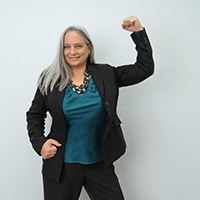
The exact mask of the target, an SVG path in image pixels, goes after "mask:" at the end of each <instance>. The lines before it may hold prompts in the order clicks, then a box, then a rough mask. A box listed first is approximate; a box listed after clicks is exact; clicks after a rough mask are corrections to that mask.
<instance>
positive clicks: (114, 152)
mask: <svg viewBox="0 0 200 200" xmlns="http://www.w3.org/2000/svg"><path fill="white" fill-rule="evenodd" d="M131 37H132V39H133V41H134V42H135V44H136V50H137V51H138V55H137V61H136V63H135V64H132V65H124V66H120V67H116V68H115V67H111V66H109V65H107V64H89V65H88V70H89V71H90V73H91V77H92V79H93V81H94V83H95V85H96V87H97V89H98V91H99V94H100V96H101V99H102V102H103V103H104V106H105V109H106V112H107V118H106V125H105V131H104V138H103V151H104V164H105V167H107V166H109V165H110V164H111V163H113V162H114V161H115V160H117V159H118V158H119V157H120V156H122V155H123V154H124V152H125V149H126V144H125V141H124V137H123V133H122V130H121V127H120V123H121V121H120V119H119V118H118V116H117V113H116V106H117V99H118V92H119V87H123V86H128V85H133V84H136V83H139V82H141V81H143V80H144V79H146V78H147V77H149V76H151V75H152V74H153V72H154V62H153V58H152V49H151V46H150V42H149V39H148V37H147V34H146V31H145V30H143V31H140V32H137V33H132V34H131ZM64 94H65V90H63V91H62V92H59V91H58V88H57V87H55V88H54V89H53V91H52V92H50V93H49V94H48V95H44V96H43V95H42V94H41V93H40V91H39V89H37V91H36V94H35V97H34V99H33V101H32V105H31V107H30V109H29V111H28V112H27V123H28V124H27V129H28V134H29V138H30V141H31V143H32V146H33V148H34V149H35V151H36V152H37V153H38V154H39V155H41V154H40V151H41V148H42V145H43V144H44V142H45V141H46V140H47V139H49V138H53V139H55V140H57V141H58V142H60V143H61V144H62V146H61V147H59V148H58V151H57V154H56V155H55V156H54V157H53V158H50V159H46V160H44V159H43V170H42V172H43V175H44V176H46V177H48V178H50V179H52V180H55V181H59V179H60V174H61V170H62V166H63V160H64V150H65V144H66V134H67V124H66V121H65V118H64V114H63V109H62V101H63V97H64ZM47 111H48V112H49V113H50V115H51V116H52V125H51V131H50V133H49V134H48V135H47V136H45V135H44V124H45V118H46V113H47Z"/></svg>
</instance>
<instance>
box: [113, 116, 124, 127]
mask: <svg viewBox="0 0 200 200" xmlns="http://www.w3.org/2000/svg"><path fill="white" fill-rule="evenodd" d="M121 123H122V122H121V120H120V119H119V117H118V116H115V117H114V118H113V121H112V125H113V126H119V125H120V124H121Z"/></svg>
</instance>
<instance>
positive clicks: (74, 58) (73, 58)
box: [69, 57, 80, 61]
mask: <svg viewBox="0 0 200 200" xmlns="http://www.w3.org/2000/svg"><path fill="white" fill-rule="evenodd" d="M79 58H80V57H70V58H69V59H70V60H72V61H73V60H78V59H79Z"/></svg>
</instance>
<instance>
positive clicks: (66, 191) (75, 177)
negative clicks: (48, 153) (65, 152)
mask: <svg viewBox="0 0 200 200" xmlns="http://www.w3.org/2000/svg"><path fill="white" fill-rule="evenodd" d="M83 181H84V167H83V165H81V164H70V163H64V166H63V170H62V174H61V180H60V182H55V181H53V180H50V179H48V178H46V177H44V176H43V184H44V199H45V200H78V198H79V196H80V193H81V188H82V185H83Z"/></svg>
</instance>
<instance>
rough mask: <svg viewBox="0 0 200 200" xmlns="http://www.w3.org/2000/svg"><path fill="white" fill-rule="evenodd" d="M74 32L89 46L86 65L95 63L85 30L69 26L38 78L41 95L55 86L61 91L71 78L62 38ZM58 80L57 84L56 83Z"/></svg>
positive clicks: (90, 42)
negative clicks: (50, 60) (52, 56)
mask: <svg viewBox="0 0 200 200" xmlns="http://www.w3.org/2000/svg"><path fill="white" fill-rule="evenodd" d="M70 31H76V32H77V33H79V34H80V35H81V36H82V37H83V38H84V40H85V43H86V45H87V46H88V47H89V45H91V51H90V55H89V57H88V59H87V62H88V63H95V61H94V48H93V44H92V41H91V39H90V36H89V34H88V32H87V31H86V29H85V28H83V27H81V26H70V27H68V28H67V29H66V30H65V31H64V32H63V33H62V35H61V37H60V41H59V45H58V51H57V55H56V58H55V60H54V61H53V63H52V64H51V65H50V66H49V67H47V68H46V69H45V70H44V71H42V73H41V74H40V76H39V79H38V87H39V89H40V92H41V93H42V94H43V95H45V94H46V95H47V93H48V91H50V92H51V91H52V90H53V88H54V87H55V85H56V84H58V85H59V91H62V90H63V89H64V88H65V87H66V86H67V84H68V82H69V79H70V77H71V71H70V67H69V66H68V64H67V63H66V61H65V58H64V54H63V51H64V36H65V34H66V33H67V32H70ZM58 80H59V82H58Z"/></svg>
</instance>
